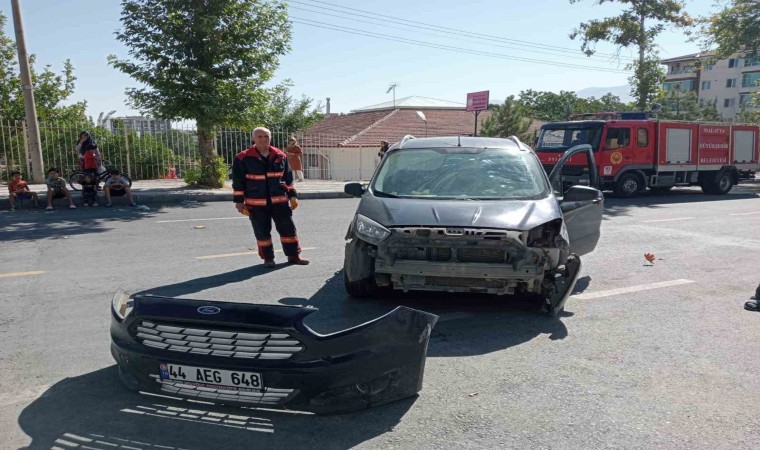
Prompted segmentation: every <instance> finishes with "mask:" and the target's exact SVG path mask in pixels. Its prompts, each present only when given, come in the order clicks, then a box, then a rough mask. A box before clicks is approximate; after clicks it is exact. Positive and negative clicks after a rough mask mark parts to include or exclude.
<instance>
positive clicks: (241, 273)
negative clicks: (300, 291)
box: [133, 253, 287, 297]
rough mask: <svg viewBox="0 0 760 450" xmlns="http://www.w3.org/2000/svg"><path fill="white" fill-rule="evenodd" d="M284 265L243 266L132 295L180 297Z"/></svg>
mask: <svg viewBox="0 0 760 450" xmlns="http://www.w3.org/2000/svg"><path fill="white" fill-rule="evenodd" d="M252 254H253V253H252ZM286 266H287V264H278V265H277V266H276V267H273V268H268V267H264V265H262V264H259V265H255V266H249V267H243V268H242V269H237V270H233V271H231V272H225V273H219V274H216V275H209V276H207V277H200V278H194V279H192V280H187V281H180V282H179V283H174V284H167V285H165V286H158V287H154V288H150V289H145V290H143V291H140V292H135V293H134V294H133V295H161V296H165V297H181V296H183V295H189V294H194V293H196V292H200V291H203V290H206V289H212V288H215V287H220V286H224V285H227V284H232V283H240V282H243V281H246V280H250V279H251V278H255V277H257V276H259V275H264V274H267V273H271V272H274V271H277V270H279V269H282V268H284V267H286Z"/></svg>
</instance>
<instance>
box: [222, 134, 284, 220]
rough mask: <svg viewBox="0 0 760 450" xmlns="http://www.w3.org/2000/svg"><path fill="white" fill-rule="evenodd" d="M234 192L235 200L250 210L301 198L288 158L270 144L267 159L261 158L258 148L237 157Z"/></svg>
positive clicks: (241, 153)
mask: <svg viewBox="0 0 760 450" xmlns="http://www.w3.org/2000/svg"><path fill="white" fill-rule="evenodd" d="M232 189H233V191H234V192H233V193H232V199H233V201H234V202H235V203H244V204H245V205H246V206H249V207H253V206H267V205H276V204H278V203H287V202H288V200H290V199H291V198H297V197H298V194H297V193H296V190H295V189H294V188H293V171H292V170H290V165H288V157H287V155H286V154H285V153H284V152H283V151H282V150H280V149H279V148H277V147H273V146H271V145H270V146H269V157H267V158H264V157H263V156H261V154H260V153H259V151H258V150H256V146H255V145H254V146H253V147H249V148H247V149H245V150H243V151H242V152H240V153H238V154H237V156H235V160H234V161H233V162H232Z"/></svg>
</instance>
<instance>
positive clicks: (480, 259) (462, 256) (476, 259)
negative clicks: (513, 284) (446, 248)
mask: <svg viewBox="0 0 760 450" xmlns="http://www.w3.org/2000/svg"><path fill="white" fill-rule="evenodd" d="M457 259H458V260H459V261H460V262H465V263H504V262H507V252H505V251H504V250H501V249H497V248H460V249H457Z"/></svg>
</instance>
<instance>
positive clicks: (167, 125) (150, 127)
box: [111, 116, 172, 134]
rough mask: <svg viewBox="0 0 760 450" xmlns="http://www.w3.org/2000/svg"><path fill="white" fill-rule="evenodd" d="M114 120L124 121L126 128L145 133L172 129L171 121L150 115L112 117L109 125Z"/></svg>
mask: <svg viewBox="0 0 760 450" xmlns="http://www.w3.org/2000/svg"><path fill="white" fill-rule="evenodd" d="M115 120H120V121H122V122H123V123H124V125H125V126H126V127H127V129H130V130H134V131H137V132H139V133H145V134H156V133H161V132H164V131H169V130H171V129H172V126H171V122H170V121H168V120H159V119H153V118H151V117H144V116H126V117H114V118H112V119H111V127H112V128H113V123H114V121H115Z"/></svg>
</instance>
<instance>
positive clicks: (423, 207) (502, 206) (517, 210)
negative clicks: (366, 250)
mask: <svg viewBox="0 0 760 450" xmlns="http://www.w3.org/2000/svg"><path fill="white" fill-rule="evenodd" d="M357 213H358V214H362V215H363V216H366V217H369V218H370V219H372V220H374V221H376V222H378V223H380V224H382V225H383V226H386V227H399V226H446V227H477V228H499V229H507V230H516V231H527V230H530V229H532V228H535V227H537V226H539V225H542V224H544V223H546V222H549V221H551V220H554V219H557V218H561V217H562V212H561V210H560V208H559V203H558V202H557V199H556V198H555V197H554V196H552V195H549V196H548V197H546V198H544V199H541V200H478V201H470V200H429V199H402V198H385V197H375V196H374V195H372V194H368V195H365V196H364V197H362V200H361V202H360V203H359V208H358V210H357Z"/></svg>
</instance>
